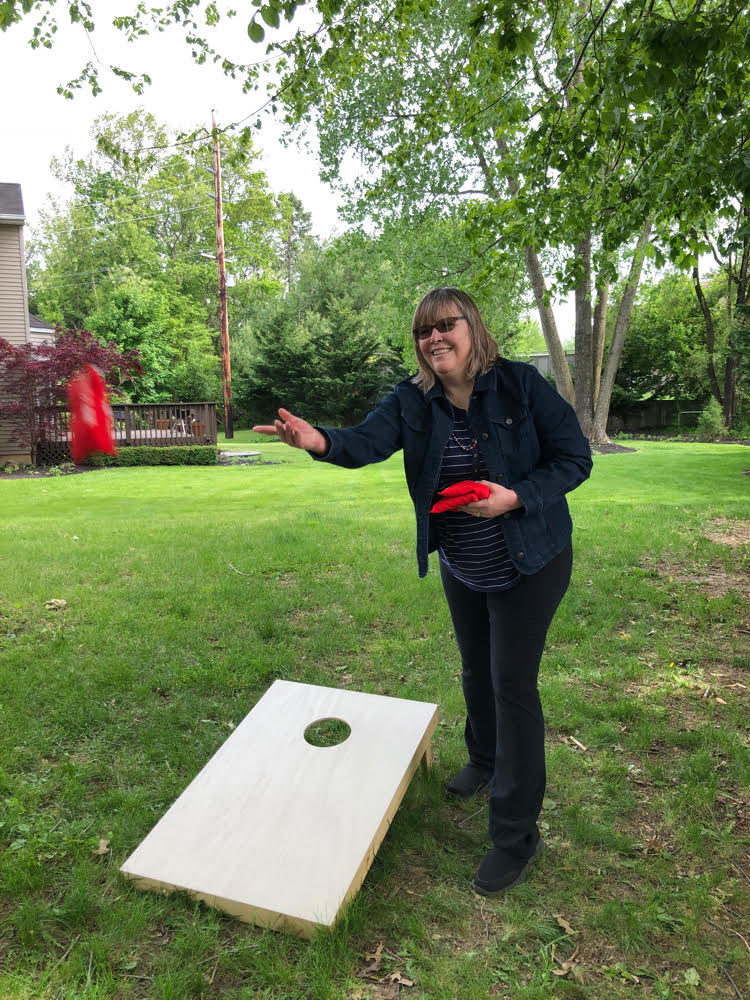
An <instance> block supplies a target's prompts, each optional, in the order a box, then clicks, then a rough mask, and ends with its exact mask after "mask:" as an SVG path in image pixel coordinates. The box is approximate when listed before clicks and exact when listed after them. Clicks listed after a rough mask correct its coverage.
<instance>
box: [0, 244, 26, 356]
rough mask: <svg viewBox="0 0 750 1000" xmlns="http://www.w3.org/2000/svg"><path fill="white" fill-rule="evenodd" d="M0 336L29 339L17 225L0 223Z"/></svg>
mask: <svg viewBox="0 0 750 1000" xmlns="http://www.w3.org/2000/svg"><path fill="white" fill-rule="evenodd" d="M0 337H3V338H4V339H5V340H9V341H10V343H11V344H16V345H18V344H26V343H27V342H28V339H29V312H28V305H27V300H26V265H25V261H24V247H23V228H22V227H21V226H12V225H11V226H9V225H0Z"/></svg>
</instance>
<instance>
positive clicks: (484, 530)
mask: <svg viewBox="0 0 750 1000" xmlns="http://www.w3.org/2000/svg"><path fill="white" fill-rule="evenodd" d="M412 330H413V335H414V350H415V353H416V357H417V364H418V366H419V371H418V373H417V375H416V376H414V377H412V378H407V379H404V381H403V382H400V383H399V384H398V385H397V386H396V388H395V389H394V390H393V392H391V393H390V395H388V396H387V397H386V398H385V399H384V400H383V401H382V402H381V403H380V405H379V406H378V407H377V408H376V409H375V410H373V412H372V413H370V414H369V415H368V416H367V417H366V419H365V420H364V421H363V422H362V423H361V424H359V425H358V426H357V427H350V428H345V429H336V428H328V427H312V426H311V425H310V424H308V423H306V422H305V421H304V420H301V419H300V418H299V417H296V416H294V415H293V414H292V413H290V412H289V411H288V410H283V409H281V410H279V416H280V418H281V419H280V420H276V421H275V422H274V424H273V426H263V427H255V428H253V429H254V430H255V431H260V432H261V433H263V434H276V435H278V437H279V438H280V439H281V440H282V441H284V442H285V443H286V444H288V445H291V446H292V447H295V448H304V449H306V450H307V451H308V452H309V453H310V454H311V455H312V457H313V458H314V459H316V460H319V461H325V462H331V463H333V464H334V465H339V466H343V467H345V468H350V469H353V468H359V467H360V466H363V465H367V464H368V463H370V462H379V461H382V460H383V459H386V458H388V457H389V456H390V455H392V454H393V453H394V452H395V451H397V450H398V449H403V453H404V468H405V472H406V481H407V484H408V487H409V492H410V493H411V497H412V500H413V502H414V509H415V513H416V520H417V562H418V567H419V575H420V577H421V576H425V575H426V573H427V556H428V552H431V551H433V550H435V549H437V550H438V552H439V561H440V572H441V575H442V580H443V589H444V591H445V596H446V598H447V601H448V606H449V608H450V612H451V617H452V619H453V625H454V629H455V634H456V640H457V642H458V648H459V652H460V654H461V661H462V668H463V672H462V682H463V691H464V697H465V700H466V709H467V719H466V730H465V737H466V746H467V749H468V756H469V760H468V763H467V764H466V766H465V767H464V768H463V770H461V771H460V772H459V773H458V774H457V775H455V777H453V778H452V780H451V781H450V782H449V783H448V787H447V792H448V793H449V794H450V795H452V796H454V797H458V798H460V799H468V798H470V797H471V796H473V795H475V794H476V793H477V792H478V791H480V790H481V789H483V788H484V787H485V786H487V785H490V796H489V815H490V823H489V828H490V838H491V840H492V844H493V847H492V849H491V850H490V851H489V853H488V854H487V855H486V857H485V858H484V860H483V861H482V863H481V865H480V866H479V869H478V871H477V873H476V875H475V876H474V881H473V886H474V889H475V890H476V891H477V892H479V893H482V894H484V895H488V896H491V895H498V894H500V893H502V892H504V891H505V890H506V889H509V888H511V887H512V886H515V885H518V884H519V883H520V882H522V881H523V880H524V879H525V877H526V874H527V872H528V869H529V867H530V866H531V865H532V864H533V863H534V861H536V860H537V858H538V857H539V856H540V855H541V853H542V851H543V849H544V844H543V842H542V839H541V836H540V834H539V830H538V828H537V819H538V817H539V812H540V810H541V806H542V799H543V797H544V788H545V781H546V773H545V762H544V719H543V716H542V707H541V702H540V699H539V692H538V689H537V674H538V671H539V663H540V660H541V657H542V651H543V648H544V642H545V638H546V635H547V629H548V628H549V625H550V622H551V621H552V617H553V615H554V613H555V611H556V610H557V606H558V605H559V603H560V601H561V600H562V598H563V595H564V594H565V591H566V590H567V587H568V583H569V581H570V572H571V565H572V548H571V540H570V539H571V531H572V525H571V521H570V515H569V513H568V507H567V503H566V500H565V494H566V493H567V492H569V491H570V490H572V489H575V487H576V486H578V485H579V484H580V483H582V482H583V481H584V480H585V479H586V478H587V477H588V475H589V472H590V470H591V454H590V449H589V446H588V442H587V441H586V439H585V438H584V436H583V434H582V433H581V429H580V427H579V425H578V421H577V420H576V417H575V413H574V412H573V410H572V408H571V407H570V406H569V405H568V404H567V403H566V402H565V401H564V400H563V399H562V398H561V397H560V396H559V395H558V394H557V392H555V390H554V389H553V388H552V387H551V386H550V385H549V384H548V383H547V382H546V381H545V379H544V378H542V376H541V375H540V374H539V373H538V372H537V371H536V369H535V368H533V367H531V366H530V365H525V364H521V363H518V362H512V361H506V360H504V359H501V358H499V357H498V349H497V344H496V343H495V341H494V339H493V338H492V336H491V334H490V333H489V331H488V330H487V328H486V327H485V325H484V323H483V322H482V318H481V316H480V315H479V311H478V310H477V307H476V305H475V304H474V302H473V300H472V299H471V298H470V297H469V296H468V295H467V294H466V293H465V292H463V291H461V290H460V289H458V288H437V289H435V290H434V291H432V292H429V293H428V294H427V295H425V297H424V298H423V299H422V301H421V302H420V303H419V305H418V306H417V309H416V312H415V313H414V321H413V324H412ZM467 479H469V480H474V481H479V482H482V483H483V484H484V485H485V486H486V487H487V489H488V490H489V496H487V498H486V499H483V500H477V501H474V502H471V503H467V504H465V506H462V507H461V508H460V509H458V510H452V511H449V512H446V513H442V514H431V513H430V508H431V507H432V506H433V504H434V502H435V499H436V494H437V492H438V491H439V490H442V489H443V488H444V487H446V486H448V485H449V484H451V483H455V482H458V481H462V480H467Z"/></svg>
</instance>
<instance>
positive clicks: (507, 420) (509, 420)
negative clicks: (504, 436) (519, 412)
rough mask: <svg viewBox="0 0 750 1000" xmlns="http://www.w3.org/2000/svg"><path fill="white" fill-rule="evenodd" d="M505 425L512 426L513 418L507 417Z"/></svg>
mask: <svg viewBox="0 0 750 1000" xmlns="http://www.w3.org/2000/svg"><path fill="white" fill-rule="evenodd" d="M505 423H506V424H512V423H513V417H506V418H505Z"/></svg>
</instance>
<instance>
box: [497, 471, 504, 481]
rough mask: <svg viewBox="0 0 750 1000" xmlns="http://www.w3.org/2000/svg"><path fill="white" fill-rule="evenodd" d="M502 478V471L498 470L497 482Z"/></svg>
mask: <svg viewBox="0 0 750 1000" xmlns="http://www.w3.org/2000/svg"><path fill="white" fill-rule="evenodd" d="M502 478H503V474H502V472H498V474H497V479H498V482H499V481H500V480H501V479H502Z"/></svg>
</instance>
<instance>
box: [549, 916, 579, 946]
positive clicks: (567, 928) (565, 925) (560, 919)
mask: <svg viewBox="0 0 750 1000" xmlns="http://www.w3.org/2000/svg"><path fill="white" fill-rule="evenodd" d="M555 918H556V920H557V923H558V926H560V927H562V929H563V930H564V931H565V933H566V934H577V933H578V931H574V930H573V928H572V927H571V926H570V924H569V923H568V921H567V920H566V919H565V917H562V916H560V914H559V913H556V914H555ZM577 950H578V949H576V951H577Z"/></svg>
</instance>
